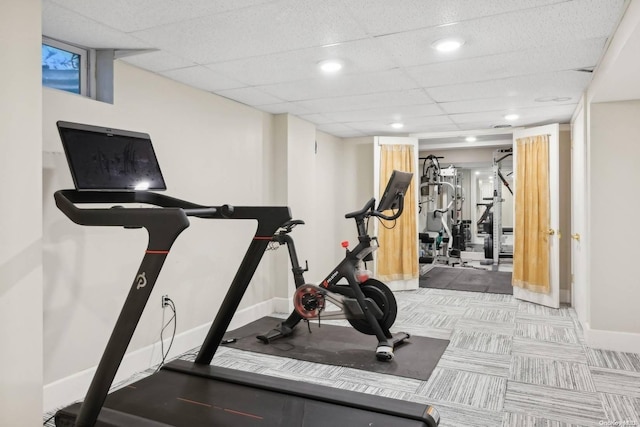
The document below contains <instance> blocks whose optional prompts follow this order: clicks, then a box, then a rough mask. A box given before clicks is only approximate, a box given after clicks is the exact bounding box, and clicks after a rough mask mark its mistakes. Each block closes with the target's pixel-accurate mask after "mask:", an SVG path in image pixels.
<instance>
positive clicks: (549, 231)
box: [547, 228, 556, 236]
mask: <svg viewBox="0 0 640 427" xmlns="http://www.w3.org/2000/svg"><path fill="white" fill-rule="evenodd" d="M547 234H548V235H549V236H553V235H554V234H556V232H555V231H554V230H553V228H550V229H548V230H547Z"/></svg>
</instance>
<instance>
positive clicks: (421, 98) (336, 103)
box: [297, 89, 433, 113]
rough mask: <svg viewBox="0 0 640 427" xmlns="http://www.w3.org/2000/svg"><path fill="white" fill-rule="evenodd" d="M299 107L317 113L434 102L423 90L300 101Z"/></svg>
mask: <svg viewBox="0 0 640 427" xmlns="http://www.w3.org/2000/svg"><path fill="white" fill-rule="evenodd" d="M297 103H298V104H299V105H301V106H303V107H305V108H307V109H308V110H309V111H313V112H316V113H328V112H339V111H353V110H365V109H367V108H373V107H376V106H382V105H384V106H388V107H393V106H398V105H424V104H432V103H433V101H432V100H431V98H430V97H429V95H427V93H426V92H425V91H424V90H422V89H409V90H402V91H389V92H378V93H370V94H365V95H353V96H340V97H335V98H320V99H310V100H304V101H298V102H297Z"/></svg>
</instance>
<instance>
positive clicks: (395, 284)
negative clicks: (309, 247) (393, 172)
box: [373, 136, 420, 291]
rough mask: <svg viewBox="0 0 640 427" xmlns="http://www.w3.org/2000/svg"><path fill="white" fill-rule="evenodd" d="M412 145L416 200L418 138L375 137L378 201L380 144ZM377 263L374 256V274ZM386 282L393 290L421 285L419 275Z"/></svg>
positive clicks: (375, 182) (375, 228)
mask: <svg viewBox="0 0 640 427" xmlns="http://www.w3.org/2000/svg"><path fill="white" fill-rule="evenodd" d="M393 144H396V145H412V146H413V147H414V151H413V159H414V160H413V161H414V166H413V170H415V171H416V172H415V174H414V176H413V183H414V185H413V189H414V192H415V194H414V196H415V200H419V197H418V192H419V187H420V185H419V184H420V181H419V180H420V177H419V176H418V175H419V173H418V157H419V152H418V138H410V137H394V136H376V137H374V143H373V194H374V197H375V198H376V201H380V196H381V194H380V146H381V145H393ZM417 219H418V207H417V204H416V229H415V233H414V235H415V236H416V254H418V252H419V250H420V247H419V242H418V220H417ZM373 224H374V225H373V227H374V228H373V233H374V234H373V235H374V236H376V235H377V234H378V226H379V221H373ZM377 263H378V258H377V257H374V274H377V268H378V266H377ZM385 284H386V285H387V286H389V288H390V289H391V290H392V291H404V290H410V289H418V287H419V284H420V282H419V277H416V278H415V279H411V280H393V281H385Z"/></svg>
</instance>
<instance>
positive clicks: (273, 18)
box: [130, 0, 365, 64]
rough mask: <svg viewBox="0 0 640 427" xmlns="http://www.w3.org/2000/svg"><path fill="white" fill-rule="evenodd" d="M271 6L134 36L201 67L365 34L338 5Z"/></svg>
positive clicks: (329, 1)
mask: <svg viewBox="0 0 640 427" xmlns="http://www.w3.org/2000/svg"><path fill="white" fill-rule="evenodd" d="M286 3H287V2H282V1H280V2H273V3H266V4H262V5H258V6H255V7H253V8H246V9H239V10H232V11H229V12H225V13H219V14H216V15H211V16H204V17H200V18H195V19H191V20H188V21H181V22H177V23H173V24H168V25H164V26H162V27H154V28H150V29H146V30H142V31H135V32H132V33H130V34H132V35H133V36H135V37H137V38H139V39H141V40H144V41H145V42H147V43H149V44H151V45H153V46H155V47H157V48H159V49H162V50H167V51H169V52H174V53H179V52H181V53H182V54H183V56H185V57H186V58H188V59H191V60H193V61H194V62H196V63H198V64H211V63H214V62H222V61H229V60H233V59H240V58H247V57H251V56H260V55H266V54H274V53H280V52H286V51H289V50H295V49H303V48H308V47H317V46H324V45H327V44H333V43H339V42H345V41H351V40H357V39H361V38H364V37H365V33H364V31H363V30H361V29H360V27H359V26H358V24H357V23H356V22H355V21H353V20H352V19H351V18H350V16H349V15H348V14H347V13H346V11H345V10H344V7H343V6H342V3H341V2H340V1H339V0H323V1H321V2H319V1H315V0H296V1H295V4H286Z"/></svg>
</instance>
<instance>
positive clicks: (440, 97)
mask: <svg viewBox="0 0 640 427" xmlns="http://www.w3.org/2000/svg"><path fill="white" fill-rule="evenodd" d="M590 81H591V73H583V72H579V71H559V72H554V73H544V74H534V75H530V76H518V77H511V78H507V79H499V80H489V81H485V82H475V83H464V84H458V85H451V86H440V87H435V88H430V89H427V92H428V93H429V95H430V96H431V97H432V98H433V99H434V100H436V101H437V102H450V101H463V100H474V99H484V98H500V97H509V96H519V97H527V96H528V97H530V98H532V99H534V98H537V97H539V96H546V95H540V94H541V93H542V94H553V95H556V96H575V94H576V93H581V92H582V91H583V90H584V88H585V87H586V86H587V85H588V84H589V82H590ZM567 94H569V95H567Z"/></svg>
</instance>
